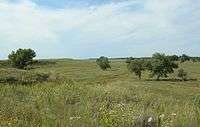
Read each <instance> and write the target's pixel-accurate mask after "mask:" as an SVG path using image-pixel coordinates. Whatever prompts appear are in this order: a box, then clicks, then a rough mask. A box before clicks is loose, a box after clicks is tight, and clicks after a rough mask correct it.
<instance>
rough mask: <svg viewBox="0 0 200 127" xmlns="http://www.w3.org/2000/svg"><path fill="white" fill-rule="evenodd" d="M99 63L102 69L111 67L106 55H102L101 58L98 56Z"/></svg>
mask: <svg viewBox="0 0 200 127" xmlns="http://www.w3.org/2000/svg"><path fill="white" fill-rule="evenodd" d="M96 62H97V64H98V65H99V67H100V68H101V69H102V70H107V69H108V68H111V66H110V61H109V59H108V58H107V57H105V56H101V57H100V58H98V59H97V60H96Z"/></svg>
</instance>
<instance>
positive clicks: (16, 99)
mask: <svg viewBox="0 0 200 127" xmlns="http://www.w3.org/2000/svg"><path fill="white" fill-rule="evenodd" d="M111 66H112V69H111V70H109V71H102V70H101V69H100V68H99V67H98V66H97V65H96V62H95V61H94V60H65V59H60V60H51V61H50V62H47V63H46V64H45V62H43V64H38V65H35V66H34V69H31V70H26V71H25V70H18V69H13V68H10V67H9V66H3V65H2V66H1V67H0V126H2V127H7V126H8V127H95V126H97V127H140V126H144V125H143V124H145V123H146V122H145V121H148V120H151V121H152V123H153V124H154V125H153V124H152V126H155V127H199V126H200V63H198V62H196V63H192V62H186V63H183V64H181V65H179V66H180V68H184V69H185V70H186V71H187V72H188V75H189V77H190V79H191V80H189V81H186V82H182V81H179V80H177V79H176V75H177V72H175V73H174V74H171V75H170V76H169V78H167V79H162V80H161V81H156V80H154V79H151V78H149V76H148V73H147V72H146V73H145V74H144V75H143V76H142V80H138V79H137V77H136V76H135V75H133V74H130V73H129V72H128V70H127V67H126V63H125V62H124V61H120V60H113V61H112V62H111ZM35 74H36V75H37V74H48V75H49V77H48V80H46V81H41V82H32V83H30V84H29V83H28V84H24V83H21V82H20V81H26V80H28V79H29V78H32V77H33V76H35ZM4 79H6V80H4ZM8 79H9V80H14V81H16V80H19V82H11V83H6V82H5V81H7V80H8ZM34 79H35V78H34ZM36 79H37V77H36ZM150 118H152V119H150Z"/></svg>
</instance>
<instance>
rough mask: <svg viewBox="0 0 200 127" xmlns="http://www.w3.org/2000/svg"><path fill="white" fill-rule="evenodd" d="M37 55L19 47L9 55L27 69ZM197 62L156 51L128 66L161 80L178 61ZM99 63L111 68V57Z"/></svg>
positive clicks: (181, 71)
mask: <svg viewBox="0 0 200 127" xmlns="http://www.w3.org/2000/svg"><path fill="white" fill-rule="evenodd" d="M34 57H36V52H35V51H34V50H32V49H18V50H17V51H12V52H11V53H10V54H9V55H8V59H9V62H10V63H11V65H12V66H13V67H15V68H18V69H26V67H27V66H29V65H31V64H33V63H34V60H33V58H34ZM190 60H191V61H192V62H197V61H200V57H190V56H188V55H186V54H183V55H182V56H177V55H171V56H167V55H165V54H162V53H155V54H153V55H152V57H149V58H133V57H130V58H127V59H126V61H125V62H126V63H127V68H128V70H129V71H130V72H131V73H134V74H135V75H136V76H138V78H139V79H141V78H142V74H143V72H144V71H149V72H150V75H151V77H156V79H157V80H159V79H160V78H162V77H165V78H166V77H168V74H170V73H174V69H177V68H178V67H179V66H178V61H180V63H183V62H186V61H190ZM96 63H97V65H98V66H99V67H100V68H101V69H102V70H104V71H105V70H107V69H111V66H110V61H109V58H107V57H105V56H101V57H100V58H98V59H97V60H96ZM178 77H180V78H182V80H186V77H187V72H185V71H184V69H179V70H178Z"/></svg>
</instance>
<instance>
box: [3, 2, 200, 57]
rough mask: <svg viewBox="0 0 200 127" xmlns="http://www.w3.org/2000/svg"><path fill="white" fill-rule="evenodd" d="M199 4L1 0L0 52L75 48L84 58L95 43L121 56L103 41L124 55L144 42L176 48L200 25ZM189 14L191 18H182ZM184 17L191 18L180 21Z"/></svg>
mask: <svg viewBox="0 0 200 127" xmlns="http://www.w3.org/2000/svg"><path fill="white" fill-rule="evenodd" d="M198 3H199V4H197V3H194V2H193V0H142V1H141V0H133V1H124V2H113V3H110V4H104V5H99V6H98V5H97V6H93V7H90V8H89V7H87V8H86V7H85V8H78V7H74V8H69V7H66V8H64V9H48V8H44V7H41V6H39V5H37V4H35V3H33V2H30V1H28V0H23V1H21V2H19V3H11V2H6V0H4V1H1V2H0V50H1V51H2V52H3V53H4V54H7V53H8V52H10V50H12V49H16V48H19V47H22V48H23V47H31V48H35V49H36V50H38V52H39V56H40V57H47V56H50V55H52V56H60V57H61V56H67V54H68V55H69V56H76V55H78V54H77V53H76V52H77V50H79V51H78V52H79V53H80V54H83V53H85V54H84V55H80V56H83V57H84V56H93V55H89V54H92V53H93V52H94V51H95V50H94V49H93V50H92V51H91V52H89V51H86V50H88V49H90V50H91V49H92V48H100V47H101V48H102V47H103V48H102V50H104V51H102V52H107V53H108V55H113V56H115V55H119V54H120V53H118V54H117V53H116V54H115V53H114V51H113V52H111V51H105V50H107V49H106V48H105V45H108V46H110V49H111V50H112V48H113V47H114V48H113V50H114V49H120V48H121V50H124V52H126V53H122V51H121V53H122V54H127V55H130V54H131V52H132V50H131V49H130V48H132V49H133V50H135V49H136V48H137V47H141V46H143V45H144V44H145V46H144V48H147V50H148V44H152V45H157V46H158V47H157V48H159V47H160V48H161V49H162V48H163V47H162V45H166V44H164V43H168V44H167V45H168V47H170V46H177V45H180V44H183V43H186V40H187V39H186V40H185V39H184V36H187V37H188V36H189V37H191V36H190V32H191V31H194V30H197V27H200V23H199V21H200V20H199V19H200V11H198V10H197V9H199V8H200V6H199V5H200V2H198ZM194 10H195V11H194ZM188 13H189V14H190V15H189V16H190V17H185V15H186V14H187V15H186V16H188ZM180 18H181V19H180ZM184 18H190V19H191V20H192V21H194V22H193V23H191V22H189V21H187V20H186V21H185V22H184V23H183V21H182V20H185V19H184ZM197 33H198V34H199V33H200V31H199V30H198V31H196V33H195V34H197ZM195 39H196V40H195V41H197V40H200V38H198V37H196V38H195ZM191 40H193V39H192V38H191ZM175 41H176V42H175ZM112 44H113V45H112ZM112 46H113V47H112ZM149 47H150V49H149V50H148V51H147V53H143V54H142V53H141V54H142V55H147V54H148V53H151V52H152V51H154V48H152V47H151V46H149ZM81 49H82V51H80V50H81ZM50 50H51V51H50ZM61 50H66V51H61ZM73 50H75V51H73ZM137 50H138V49H137ZM137 50H136V51H137ZM85 51H86V52H85ZM102 52H99V54H100V53H102ZM51 53H52V54H51ZM65 54H66V55H65ZM99 54H98V53H96V55H99ZM138 54H139V53H138Z"/></svg>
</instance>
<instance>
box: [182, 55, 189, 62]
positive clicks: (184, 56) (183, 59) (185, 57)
mask: <svg viewBox="0 0 200 127" xmlns="http://www.w3.org/2000/svg"><path fill="white" fill-rule="evenodd" d="M189 60H190V57H189V56H188V55H185V54H183V55H182V56H180V61H181V63H183V62H185V61H189Z"/></svg>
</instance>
